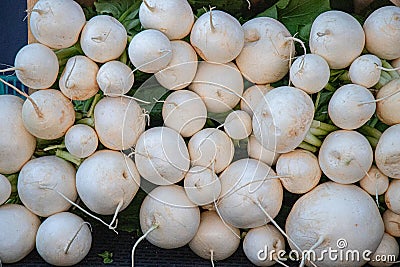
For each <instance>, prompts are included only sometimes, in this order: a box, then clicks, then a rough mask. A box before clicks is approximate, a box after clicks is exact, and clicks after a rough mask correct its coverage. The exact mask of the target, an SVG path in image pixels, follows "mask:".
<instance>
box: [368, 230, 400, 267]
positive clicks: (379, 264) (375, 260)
mask: <svg viewBox="0 0 400 267" xmlns="http://www.w3.org/2000/svg"><path fill="white" fill-rule="evenodd" d="M398 256H399V244H398V243H397V240H396V238H394V237H393V236H391V235H389V234H387V233H384V234H383V238H382V241H381V243H380V244H379V247H378V248H377V249H376V250H375V252H374V253H373V254H372V255H371V257H370V258H371V261H369V262H368V264H369V265H371V266H374V267H386V266H392V265H393V264H395V261H396V259H397V257H398Z"/></svg>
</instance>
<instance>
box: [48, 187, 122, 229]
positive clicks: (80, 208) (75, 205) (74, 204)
mask: <svg viewBox="0 0 400 267" xmlns="http://www.w3.org/2000/svg"><path fill="white" fill-rule="evenodd" d="M40 188H42V189H50V190H53V191H54V192H56V193H57V194H59V195H60V196H61V197H62V198H64V199H65V200H66V201H67V202H68V203H70V204H71V205H73V206H74V207H77V208H78V209H79V210H80V211H82V212H83V213H85V214H86V215H88V216H90V217H92V218H93V219H95V220H98V221H99V222H101V223H102V224H104V225H105V226H107V227H108V229H110V230H113V231H114V232H115V233H116V234H118V232H117V230H115V228H116V226H115V227H113V226H112V225H111V224H107V223H106V222H105V221H103V220H102V219H100V218H99V217H96V216H94V215H93V214H91V213H90V212H88V211H86V210H85V209H83V208H82V207H81V206H79V205H78V204H76V203H75V202H73V201H72V200H70V199H69V198H67V197H66V196H65V195H64V194H63V193H61V192H60V191H58V190H57V189H54V188H51V187H48V186H41V187H40Z"/></svg>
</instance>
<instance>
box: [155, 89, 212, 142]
mask: <svg viewBox="0 0 400 267" xmlns="http://www.w3.org/2000/svg"><path fill="white" fill-rule="evenodd" d="M162 117H163V120H164V124H165V126H167V127H169V128H171V129H174V130H175V131H177V132H178V133H180V134H181V135H182V136H183V137H189V136H192V135H193V134H195V133H197V132H198V131H200V130H201V129H202V128H203V127H204V125H205V123H206V120H207V108H206V106H205V104H204V102H203V100H202V99H201V98H200V96H198V95H197V94H196V93H193V92H191V91H188V90H179V91H176V92H173V93H172V94H170V95H169V96H168V97H167V98H166V99H165V102H164V104H163V108H162Z"/></svg>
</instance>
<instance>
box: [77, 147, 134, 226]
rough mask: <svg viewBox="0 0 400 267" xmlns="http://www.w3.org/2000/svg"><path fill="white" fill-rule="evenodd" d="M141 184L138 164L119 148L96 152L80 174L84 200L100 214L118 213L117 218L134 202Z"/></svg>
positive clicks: (78, 186) (78, 185)
mask: <svg viewBox="0 0 400 267" xmlns="http://www.w3.org/2000/svg"><path fill="white" fill-rule="evenodd" d="M139 185H140V176H139V173H138V171H137V169H136V166H135V163H134V162H133V161H132V160H131V159H130V158H128V157H127V156H125V155H124V154H122V153H121V152H118V151H112V150H100V151H97V152H95V153H94V154H93V155H91V156H90V157H88V158H87V159H86V160H85V161H84V162H83V163H82V164H81V165H80V166H79V169H78V171H77V173H76V189H77V190H78V194H79V197H80V198H81V200H82V201H83V203H85V205H86V206H87V207H88V208H89V209H90V210H91V211H93V212H96V213H98V214H101V215H111V214H114V219H113V221H114V220H115V217H116V215H117V214H118V212H119V211H122V210H124V209H125V208H126V207H127V206H128V205H129V204H130V203H131V201H132V199H133V198H134V196H135V195H136V193H137V191H138V190H139ZM111 224H112V223H111Z"/></svg>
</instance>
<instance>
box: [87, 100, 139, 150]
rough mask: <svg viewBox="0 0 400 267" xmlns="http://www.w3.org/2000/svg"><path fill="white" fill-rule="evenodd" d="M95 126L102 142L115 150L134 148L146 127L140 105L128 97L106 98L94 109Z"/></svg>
mask: <svg viewBox="0 0 400 267" xmlns="http://www.w3.org/2000/svg"><path fill="white" fill-rule="evenodd" d="M94 126H95V129H96V132H97V135H98V137H99V140H100V142H101V143H102V144H103V145H104V146H105V147H107V148H109V149H113V150H124V149H128V148H130V147H132V146H134V145H135V144H136V142H137V140H138V138H139V136H140V135H141V134H142V133H143V132H144V130H145V127H146V118H145V115H144V114H143V111H142V109H141V108H140V106H139V104H138V103H137V102H136V101H135V100H134V99H129V98H127V97H105V98H103V99H101V100H100V101H99V102H98V103H97V104H96V106H95V108H94Z"/></svg>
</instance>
